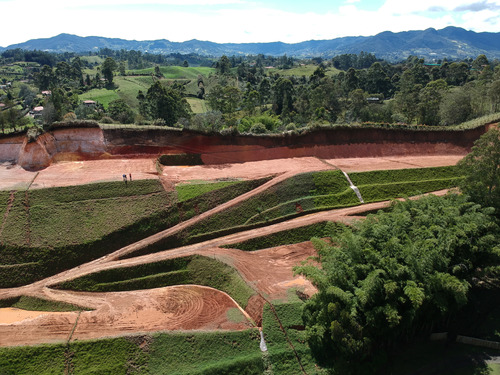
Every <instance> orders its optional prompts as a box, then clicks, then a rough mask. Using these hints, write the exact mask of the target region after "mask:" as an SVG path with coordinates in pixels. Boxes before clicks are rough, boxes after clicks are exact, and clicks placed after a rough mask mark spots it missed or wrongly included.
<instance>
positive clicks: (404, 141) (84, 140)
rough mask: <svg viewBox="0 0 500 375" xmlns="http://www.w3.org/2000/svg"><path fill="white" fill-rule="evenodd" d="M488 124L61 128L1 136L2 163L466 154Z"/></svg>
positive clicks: (34, 166) (29, 166)
mask: <svg viewBox="0 0 500 375" xmlns="http://www.w3.org/2000/svg"><path fill="white" fill-rule="evenodd" d="M486 129H487V125H485V126H482V127H478V128H475V129H469V130H462V131H436V130H400V129H394V128H369V127H367V128H362V127H352V128H348V127H336V128H328V129H318V130H316V131H311V132H309V133H307V134H300V135H299V134H287V135H266V136H250V135H226V136H223V135H206V134H200V133H197V132H193V131H189V130H176V129H133V128H112V129H101V128H98V127H85V128H78V127H62V126H60V127H59V128H57V129H54V130H52V131H50V132H47V133H44V134H42V135H41V136H39V137H38V138H37V139H36V140H35V141H31V142H28V139H27V138H26V137H23V136H11V137H5V138H2V139H0V162H1V161H12V162H15V163H18V164H19V165H21V166H22V167H23V168H25V169H29V170H37V169H42V168H45V167H47V166H49V165H50V164H51V163H52V162H53V161H61V160H88V159H102V158H116V157H126V158H133V157H139V156H144V155H158V154H162V153H167V154H168V153H174V154H175V153H194V154H200V155H201V159H202V160H203V162H204V163H205V164H226V163H239V162H247V161H259V160H269V159H283V158H292V157H305V156H316V157H319V158H325V159H334V158H346V157H351V158H352V157H377V156H406V155H444V154H446V155H449V154H454V155H464V154H466V153H467V152H468V151H469V150H470V148H471V147H472V144H473V143H474V141H475V140H476V139H478V138H479V136H480V135H481V134H483V133H484V132H485V131H486Z"/></svg>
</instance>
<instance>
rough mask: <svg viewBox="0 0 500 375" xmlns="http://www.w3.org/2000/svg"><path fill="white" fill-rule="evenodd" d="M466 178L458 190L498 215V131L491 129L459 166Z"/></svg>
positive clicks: (499, 132) (499, 150)
mask: <svg viewBox="0 0 500 375" xmlns="http://www.w3.org/2000/svg"><path fill="white" fill-rule="evenodd" d="M458 166H459V168H462V170H463V172H464V175H465V176H466V178H465V179H464V180H463V182H462V184H461V186H460V188H461V190H462V191H463V192H464V193H466V194H468V195H469V196H470V197H471V199H472V200H473V201H475V202H477V203H479V204H481V205H483V206H485V207H487V206H491V207H494V208H495V209H496V214H497V215H500V130H498V129H491V130H489V131H488V132H486V133H485V134H483V135H482V136H481V137H480V138H479V139H478V140H477V141H476V142H475V144H474V147H473V148H472V150H471V152H470V153H469V154H468V155H467V156H466V157H465V158H464V159H462V160H461V161H460V162H459V164H458Z"/></svg>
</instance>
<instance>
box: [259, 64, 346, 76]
mask: <svg viewBox="0 0 500 375" xmlns="http://www.w3.org/2000/svg"><path fill="white" fill-rule="evenodd" d="M317 68H318V66H317V65H314V64H306V65H299V66H294V67H293V68H290V69H276V68H272V69H267V70H268V71H269V72H270V73H275V74H279V75H281V76H287V77H291V76H295V77H301V76H306V77H309V76H311V75H312V74H313V73H314V71H315V70H316V69H317ZM339 72H340V70H338V69H336V68H333V67H329V68H327V69H325V74H326V75H327V76H336V75H337V74H339Z"/></svg>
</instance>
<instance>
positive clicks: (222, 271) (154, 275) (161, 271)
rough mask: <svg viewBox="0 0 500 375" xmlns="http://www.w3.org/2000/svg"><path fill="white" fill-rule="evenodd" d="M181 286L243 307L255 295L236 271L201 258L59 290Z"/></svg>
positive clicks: (112, 273) (126, 270) (105, 275)
mask: <svg viewBox="0 0 500 375" xmlns="http://www.w3.org/2000/svg"><path fill="white" fill-rule="evenodd" d="M181 284H194V285H204V286H209V287H212V288H215V289H218V290H221V291H223V292H226V293H227V294H229V295H230V296H231V297H233V299H234V300H235V301H236V302H238V304H240V305H241V306H242V307H243V308H245V307H246V306H247V303H248V300H249V299H250V297H251V296H253V295H254V294H255V292H254V290H253V289H252V288H250V287H249V286H248V285H247V284H246V283H245V281H243V279H242V278H241V276H240V275H239V274H238V272H237V271H236V270H235V269H234V268H232V267H230V266H228V265H226V264H225V263H222V262H219V261H217V260H215V259H211V258H207V257H203V256H198V255H194V256H189V257H183V258H176V259H168V260H164V261H161V262H155V263H147V264H141V265H137V266H132V267H123V268H115V269H111V270H104V271H100V272H97V273H94V274H90V275H86V276H82V277H80V278H77V279H74V280H70V281H67V282H64V283H61V284H60V285H58V286H56V287H57V288H61V289H71V290H79V291H89V292H110V291H122V290H137V289H151V288H159V287H164V286H171V285H181Z"/></svg>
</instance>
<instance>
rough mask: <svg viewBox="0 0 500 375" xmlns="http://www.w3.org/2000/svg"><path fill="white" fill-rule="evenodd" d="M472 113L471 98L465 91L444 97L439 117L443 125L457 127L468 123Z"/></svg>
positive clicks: (453, 92) (451, 93)
mask: <svg viewBox="0 0 500 375" xmlns="http://www.w3.org/2000/svg"><path fill="white" fill-rule="evenodd" d="M471 113H472V106H471V98H470V95H469V93H468V92H466V91H465V90H456V91H451V92H449V93H448V94H446V95H445V96H444V97H443V100H442V101H441V105H440V106H439V117H440V118H441V124H443V125H456V124H460V123H462V122H464V121H467V120H468V119H469V117H470V115H471Z"/></svg>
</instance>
